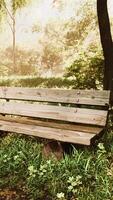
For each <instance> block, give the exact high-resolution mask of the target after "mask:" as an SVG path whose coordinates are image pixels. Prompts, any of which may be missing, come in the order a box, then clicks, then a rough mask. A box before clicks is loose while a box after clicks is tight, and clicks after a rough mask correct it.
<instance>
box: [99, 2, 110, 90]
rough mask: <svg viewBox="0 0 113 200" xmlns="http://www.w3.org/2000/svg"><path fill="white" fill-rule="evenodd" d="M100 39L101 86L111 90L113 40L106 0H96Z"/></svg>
mask: <svg viewBox="0 0 113 200" xmlns="http://www.w3.org/2000/svg"><path fill="white" fill-rule="evenodd" d="M97 15H98V23H99V31H100V39H101V44H102V48H103V54H104V58H105V68H104V81H103V87H104V89H106V90H111V91H112V92H113V41H112V35H111V29H110V21H109V15H108V8H107V0H97Z"/></svg>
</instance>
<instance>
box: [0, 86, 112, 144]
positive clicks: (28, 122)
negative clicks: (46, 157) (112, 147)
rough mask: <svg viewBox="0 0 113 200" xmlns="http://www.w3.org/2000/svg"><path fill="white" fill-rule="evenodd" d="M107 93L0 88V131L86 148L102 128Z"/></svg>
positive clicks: (105, 119) (108, 94)
mask: <svg viewBox="0 0 113 200" xmlns="http://www.w3.org/2000/svg"><path fill="white" fill-rule="evenodd" d="M109 96H110V92H109V91H95V90H62V89H38V88H20V87H14V88H12V87H0V130H2V131H7V132H15V133H22V134H27V135H33V136H38V137H41V138H47V139H53V140H58V141H63V142H70V143H78V144H85V145H90V143H91V139H92V138H94V136H96V135H98V134H99V133H100V132H102V131H103V130H104V128H105V126H106V122H107V116H108V109H109Z"/></svg>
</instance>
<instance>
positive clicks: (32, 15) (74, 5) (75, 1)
mask: <svg viewBox="0 0 113 200" xmlns="http://www.w3.org/2000/svg"><path fill="white" fill-rule="evenodd" d="M84 1H85V0H84ZM81 2H82V3H83V0H82V1H81V0H69V1H68V0H65V6H64V9H62V10H58V9H57V6H56V7H55V6H53V0H43V1H37V0H32V3H31V4H30V5H28V6H26V7H25V8H22V9H21V10H20V11H18V12H17V14H16V42H17V44H18V45H19V46H21V47H24V48H30V49H32V48H37V46H38V39H39V38H40V37H41V36H43V28H44V27H45V26H46V24H47V23H48V22H51V21H56V20H57V21H66V20H67V19H69V18H71V17H76V19H77V17H78V16H77V10H78V8H79V7H80V5H81ZM95 4H96V2H95ZM108 8H109V14H110V16H113V1H111V0H108ZM35 24H39V25H40V27H41V29H42V33H40V32H39V33H36V32H34V31H33V25H35ZM41 34H42V35H41ZM36 41H37V42H36ZM11 44H12V34H11V31H10V28H9V26H8V24H7V23H6V24H5V25H4V29H3V30H2V32H1V33H0V46H1V48H6V47H7V46H9V45H11Z"/></svg>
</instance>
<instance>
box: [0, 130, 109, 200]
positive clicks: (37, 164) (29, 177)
mask: <svg viewBox="0 0 113 200" xmlns="http://www.w3.org/2000/svg"><path fill="white" fill-rule="evenodd" d="M112 136H113V132H112V131H111V132H109V134H108V133H106V134H105V135H104V137H103V138H101V143H99V144H98V146H97V147H96V148H93V147H90V148H86V147H82V148H78V149H76V148H75V147H73V152H72V153H71V154H70V155H64V158H63V159H62V160H60V161H56V159H55V158H54V157H51V158H50V159H45V158H44V157H43V155H42V146H43V144H42V143H41V142H40V141H38V140H37V139H36V138H33V137H26V136H23V135H19V136H18V135H15V134H8V135H6V136H3V137H1V138H0V140H1V141H0V177H1V178H0V189H1V191H4V190H5V189H6V188H9V189H10V190H12V191H16V192H18V190H19V191H21V193H24V195H25V199H26V200H27V199H29V200H31V199H33V200H37V199H39V200H46V199H47V200H58V199H61V200H76V199H78V200H93V199H94V200H96V199H98V200H109V199H111V200H112V197H113V190H112V188H113V164H112V163H113V159H112V158H113V141H112ZM103 143H104V145H103ZM108 144H109V145H108ZM15 188H16V189H15ZM16 198H17V197H15V199H16ZM18 199H19V197H18Z"/></svg>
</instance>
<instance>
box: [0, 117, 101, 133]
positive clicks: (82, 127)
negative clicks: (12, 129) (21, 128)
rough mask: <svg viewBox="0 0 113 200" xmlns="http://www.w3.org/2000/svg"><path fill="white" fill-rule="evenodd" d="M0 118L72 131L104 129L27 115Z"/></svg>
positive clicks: (97, 130) (88, 131)
mask: <svg viewBox="0 0 113 200" xmlns="http://www.w3.org/2000/svg"><path fill="white" fill-rule="evenodd" d="M0 120H2V121H7V122H12V123H13V122H15V123H20V124H26V125H36V126H42V127H51V128H59V129H64V130H71V131H81V132H87V133H90V134H92V133H93V134H98V133H99V132H101V131H102V130H103V128H102V127H95V126H88V125H84V124H83V125H82V124H72V123H71V124H70V123H61V122H56V121H53V120H52V121H48V120H46V121H42V120H39V119H38V120H37V119H31V118H25V117H13V116H11V117H10V116H0Z"/></svg>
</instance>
